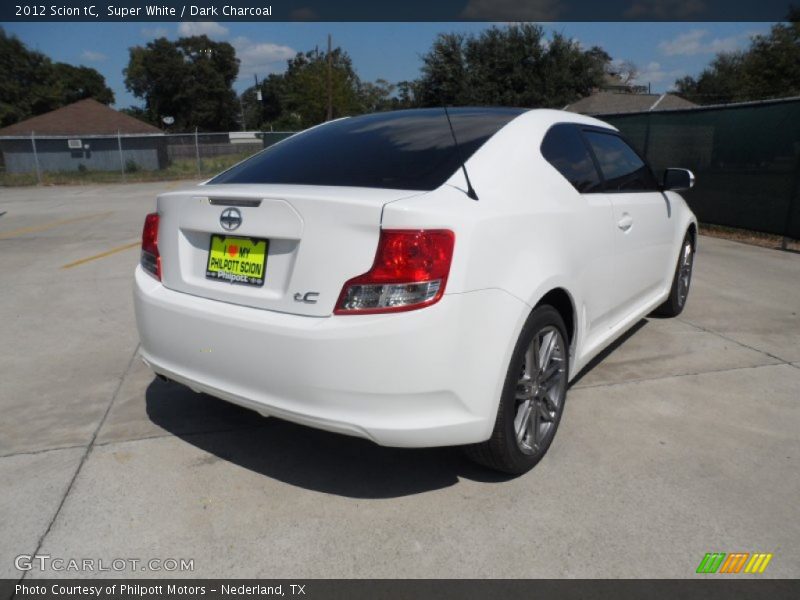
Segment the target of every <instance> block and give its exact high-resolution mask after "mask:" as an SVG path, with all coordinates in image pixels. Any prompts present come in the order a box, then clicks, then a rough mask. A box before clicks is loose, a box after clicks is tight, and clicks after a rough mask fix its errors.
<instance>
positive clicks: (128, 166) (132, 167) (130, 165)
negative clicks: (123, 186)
mask: <svg viewBox="0 0 800 600" xmlns="http://www.w3.org/2000/svg"><path fill="white" fill-rule="evenodd" d="M139 169H140V167H139V163H137V162H136V161H135V160H133V159H132V158H129V159H128V160H126V161H125V172H126V173H136V172H138V171H139Z"/></svg>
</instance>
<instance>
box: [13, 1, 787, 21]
mask: <svg viewBox="0 0 800 600" xmlns="http://www.w3.org/2000/svg"><path fill="white" fill-rule="evenodd" d="M792 4H794V5H795V6H800V0H757V1H753V0H433V1H432V0H393V1H376V0H335V1H334V0H152V1H150V0H145V2H141V1H135V0H116V1H115V0H38V2H36V0H32V1H29V0H7V1H6V0H4V1H3V2H2V3H0V21H7V22H14V21H28V22H40V21H41V22H44V21H98V22H126V21H129V22H148V21H283V22H286V21H351V22H352V21H425V22H430V21H503V22H507V21H548V22H554V21H560V22H567V21H629V22H637V21H716V22H719V21H762V22H774V21H782V20H785V19H786V17H787V15H788V13H789V8H790V6H791V5H792ZM148 6H149V7H151V9H150V12H149V13H148V9H147V7H148ZM111 7H115V8H116V9H127V10H126V11H124V12H121V11H119V10H117V11H116V12H115V11H113V10H111ZM154 7H160V8H162V9H163V8H164V7H166V8H169V9H170V10H169V11H167V12H166V13H165V12H164V11H163V10H159V11H154V10H153V8H154ZM192 7H195V10H193V9H192Z"/></svg>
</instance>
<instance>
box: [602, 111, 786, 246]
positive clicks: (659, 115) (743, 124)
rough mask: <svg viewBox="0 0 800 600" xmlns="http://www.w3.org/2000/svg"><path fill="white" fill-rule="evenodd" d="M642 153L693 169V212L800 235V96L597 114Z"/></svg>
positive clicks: (659, 162)
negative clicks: (694, 177)
mask: <svg viewBox="0 0 800 600" xmlns="http://www.w3.org/2000/svg"><path fill="white" fill-rule="evenodd" d="M600 118H601V119H603V120H604V121H607V122H609V123H611V124H613V125H615V126H616V127H618V128H619V129H620V131H622V133H623V134H624V135H625V136H626V137H627V138H628V139H629V140H630V141H631V143H633V144H634V146H636V147H637V148H638V149H639V151H640V152H641V153H642V154H643V155H644V156H646V157H647V159H648V160H649V162H650V163H651V164H652V165H653V168H654V169H655V170H656V175H657V176H659V177H660V176H661V174H662V173H663V170H664V169H665V168H667V167H685V168H687V169H691V170H692V171H694V173H695V175H696V176H697V184H696V186H695V187H694V189H692V190H691V191H689V192H687V193H686V194H685V196H684V197H685V198H686V200H687V201H688V202H689V204H690V205H691V207H692V209H693V210H694V212H695V214H696V215H697V218H698V219H699V220H700V221H702V222H704V223H709V224H714V225H725V226H728V227H738V228H741V229H749V230H752V231H761V232H765V233H772V234H778V235H782V236H785V237H788V238H794V239H800V98H793V99H787V100H780V101H769V102H759V103H745V104H737V105H728V106H718V107H704V108H697V109H685V110H677V111H664V112H660V111H659V112H648V113H636V114H625V115H603V116H601V117H600Z"/></svg>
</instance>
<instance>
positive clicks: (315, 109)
mask: <svg viewBox="0 0 800 600" xmlns="http://www.w3.org/2000/svg"><path fill="white" fill-rule="evenodd" d="M259 87H260V90H261V94H262V101H261V103H259V102H258V100H257V97H256V89H255V86H253V87H250V88H249V89H247V90H246V91H245V92H244V94H243V95H242V102H243V104H244V107H245V121H246V123H247V127H248V128H260V129H270V128H272V129H273V130H297V129H304V128H306V127H311V126H312V125H317V124H318V123H322V122H323V121H325V120H326V119H327V117H328V54H327V53H325V52H320V51H319V50H312V51H310V52H302V53H298V54H297V55H296V56H295V57H294V58H293V59H291V60H289V61H288V62H287V67H286V71H284V72H283V73H273V74H271V75H269V76H268V77H267V78H266V79H264V80H263V81H262V82H261V83H260V84H259ZM330 87H331V108H332V111H331V112H332V118H334V119H336V118H339V117H343V116H348V115H356V114H361V113H364V112H374V111H380V110H389V109H392V108H396V107H398V106H399V101H398V99H397V98H395V97H394V92H395V89H396V86H394V85H393V84H391V83H389V82H388V81H386V80H383V79H378V80H377V81H376V82H374V83H369V82H362V81H361V80H360V79H359V77H358V75H357V74H356V72H355V69H354V68H353V61H352V60H351V58H350V56H349V55H348V54H347V52H345V51H344V50H342V49H341V48H334V49H333V50H331V53H330Z"/></svg>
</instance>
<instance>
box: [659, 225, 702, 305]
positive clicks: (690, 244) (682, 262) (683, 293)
mask: <svg viewBox="0 0 800 600" xmlns="http://www.w3.org/2000/svg"><path fill="white" fill-rule="evenodd" d="M694 246H695V245H694V239H693V237H692V234H691V232H688V231H687V232H686V235H685V236H684V238H683V243H682V244H681V252H680V254H679V255H678V260H677V263H676V265H675V273H674V275H673V277H672V287H671V288H670V290H669V296H667V299H666V300H665V301H664V303H663V304H661V306H659V307H658V308H656V309H655V310H654V311H653V315H654V316H656V317H665V318H671V317H677V316H678V315H679V314H681V313H682V312H683V309H684V307H685V306H686V300H687V299H688V297H689V288H690V286H691V283H692V268H693V266H694ZM687 248H688V254H687ZM687 260H688V265H687V263H686V261H687ZM684 286H685V287H684Z"/></svg>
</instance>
